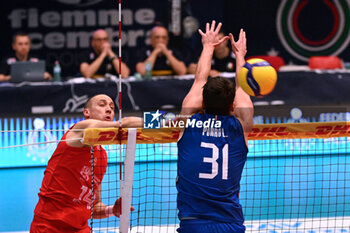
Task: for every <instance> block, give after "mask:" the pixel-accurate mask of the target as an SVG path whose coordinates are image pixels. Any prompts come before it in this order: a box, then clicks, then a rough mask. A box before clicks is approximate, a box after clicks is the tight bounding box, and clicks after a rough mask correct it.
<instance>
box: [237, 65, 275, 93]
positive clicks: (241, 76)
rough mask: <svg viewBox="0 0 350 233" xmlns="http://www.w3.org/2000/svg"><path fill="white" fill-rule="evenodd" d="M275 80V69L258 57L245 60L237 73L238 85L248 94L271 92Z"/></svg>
mask: <svg viewBox="0 0 350 233" xmlns="http://www.w3.org/2000/svg"><path fill="white" fill-rule="evenodd" d="M276 82H277V72H276V70H275V69H274V68H273V67H272V66H271V65H270V63H268V62H267V61H265V60H263V59H260V58H252V59H249V60H247V62H246V63H245V64H244V66H243V67H242V68H241V69H240V71H239V73H238V83H239V85H240V86H241V87H242V89H243V90H244V91H245V92H246V93H247V94H248V95H250V96H256V97H262V96H265V95H267V94H269V93H271V92H272V91H273V89H274V88H275V85H276Z"/></svg>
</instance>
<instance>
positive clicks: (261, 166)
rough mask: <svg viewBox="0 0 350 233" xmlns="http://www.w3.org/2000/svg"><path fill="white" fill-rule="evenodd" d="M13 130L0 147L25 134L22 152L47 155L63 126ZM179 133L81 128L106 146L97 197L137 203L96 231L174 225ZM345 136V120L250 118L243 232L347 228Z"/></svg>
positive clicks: (349, 201)
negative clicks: (269, 120)
mask: <svg viewBox="0 0 350 233" xmlns="http://www.w3.org/2000/svg"><path fill="white" fill-rule="evenodd" d="M15 131H16V129H14V130H13V131H8V132H7V134H6V131H5V130H3V131H2V133H1V135H0V136H1V137H2V141H3V144H2V145H1V146H2V148H1V153H0V154H1V155H4V156H5V155H8V154H11V153H14V152H15V150H16V149H17V148H12V147H11V148H6V146H7V144H8V143H10V142H11V141H12V143H13V144H11V145H14V144H15V145H18V144H23V143H29V141H28V140H27V139H25V138H31V143H30V145H29V144H28V145H27V146H26V148H28V150H27V151H26V152H25V153H27V154H29V152H30V151H34V152H33V153H37V152H35V151H40V150H39V149H42V151H43V153H44V152H45V154H47V155H49V154H51V153H52V152H50V149H54V148H55V144H54V143H47V142H48V141H54V140H59V138H60V137H61V135H62V134H63V131H61V130H56V131H57V132H56V131H55V130H50V135H55V136H50V137H49V136H48V135H49V133H48V131H38V130H27V131H23V132H20V134H21V135H22V136H21V137H18V134H16V132H17V131H16V132H15ZM132 131H134V132H133V133H130V132H132ZM17 133H18V132H17ZM56 134H57V135H56ZM16 135H17V136H16ZM178 135H179V131H178V129H173V128H168V129H164V130H148V129H137V130H136V129H123V130H122V131H119V130H118V129H87V130H85V133H84V143H85V144H88V145H103V147H104V148H105V150H106V151H107V154H108V166H107V171H106V173H105V175H104V178H103V180H102V183H101V198H102V202H103V203H104V204H106V205H113V204H114V202H115V201H116V200H117V199H118V198H119V197H120V196H122V197H123V198H122V199H123V201H126V202H129V203H130V204H131V205H132V206H133V207H134V208H135V211H133V212H131V213H130V214H129V213H128V212H127V211H126V212H125V210H126V209H128V207H129V205H130V204H126V205H124V204H123V205H122V210H123V211H122V216H121V218H120V219H119V218H116V217H114V216H112V217H109V218H104V219H96V218H92V221H90V226H91V227H92V229H93V231H94V232H105V233H109V232H126V231H120V230H119V228H120V227H124V229H125V228H126V229H128V231H129V232H135V233H136V232H138V233H144V232H145V233H146V232H176V228H177V227H178V224H179V220H178V218H177V208H176V196H177V190H176V176H177V144H176V141H177V139H178ZM7 137H8V138H9V139H6V140H5V138H7ZM12 139H13V140H12ZM349 139H350V124H349V123H348V122H333V123H298V124H262V125H255V126H254V128H253V130H252V132H251V133H250V135H249V146H248V148H249V153H248V159H247V162H246V165H245V167H244V171H243V174H242V179H241V191H240V203H241V205H242V207H243V213H244V216H245V226H246V229H247V232H254V233H255V232H256V233H258V232H259V233H260V232H269V233H270V232H271V233H272V232H274V233H275V232H277V233H287V232H294V233H295V232H298V233H326V232H327V233H332V232H334V233H347V232H350V169H349V168H350V140H349ZM26 140H27V141H26ZM37 142H38V143H41V142H46V143H44V144H36V143H37ZM39 147H40V148H39ZM20 149H21V150H23V147H21V148H20ZM23 151H24V150H23ZM23 153H24V152H23ZM130 157H131V160H130ZM39 158H40V154H37V159H39ZM92 170H93V171H98V170H99V169H92ZM130 182H131V183H130ZM38 191H39V190H38ZM95 191H96V190H95ZM128 198H129V200H127V199H128ZM92 217H98V216H92ZM122 225H123V226H122Z"/></svg>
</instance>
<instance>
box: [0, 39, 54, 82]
mask: <svg viewBox="0 0 350 233" xmlns="http://www.w3.org/2000/svg"><path fill="white" fill-rule="evenodd" d="M30 45H31V43H30V38H29V36H28V34H26V33H17V34H16V35H14V37H13V40H12V49H13V51H14V54H11V55H10V56H8V57H5V58H4V59H2V61H1V64H0V81H8V80H10V79H11V75H10V66H11V64H13V63H15V62H18V61H24V62H25V61H30V62H38V61H39V59H38V58H36V57H32V56H31V55H30V54H29V52H30ZM46 70H48V69H47V68H46ZM43 78H44V79H45V80H51V79H52V76H51V74H50V73H48V72H45V73H44V77H43Z"/></svg>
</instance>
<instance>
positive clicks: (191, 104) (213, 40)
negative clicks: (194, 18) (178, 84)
mask: <svg viewBox="0 0 350 233" xmlns="http://www.w3.org/2000/svg"><path fill="white" fill-rule="evenodd" d="M221 26H222V24H221V23H219V24H218V25H217V27H216V23H215V20H213V21H212V23H211V25H210V24H209V23H207V24H206V30H205V33H204V32H202V30H200V29H199V30H198V32H199V34H200V35H201V36H202V45H203V50H202V53H201V55H200V57H199V61H198V64H197V68H196V73H195V80H194V83H193V84H192V87H191V90H190V91H189V93H188V94H187V96H186V97H185V99H184V101H183V102H182V109H181V115H192V114H194V113H196V112H198V111H200V110H201V109H203V106H202V102H203V98H202V88H203V86H204V84H205V83H206V82H207V79H208V76H209V73H210V70H211V60H212V57H213V53H214V49H215V47H216V46H218V45H220V44H221V43H224V42H226V41H227V40H228V39H229V37H228V36H225V37H223V38H221V39H219V38H218V34H219V31H220V29H221Z"/></svg>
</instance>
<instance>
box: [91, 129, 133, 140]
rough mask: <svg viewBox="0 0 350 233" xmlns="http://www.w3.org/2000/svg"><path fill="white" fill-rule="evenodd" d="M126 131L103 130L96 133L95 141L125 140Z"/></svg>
mask: <svg viewBox="0 0 350 233" xmlns="http://www.w3.org/2000/svg"><path fill="white" fill-rule="evenodd" d="M126 139H127V135H126V133H124V132H122V131H119V132H118V133H116V132H114V131H105V132H100V133H99V134H98V139H97V142H107V141H121V140H126Z"/></svg>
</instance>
